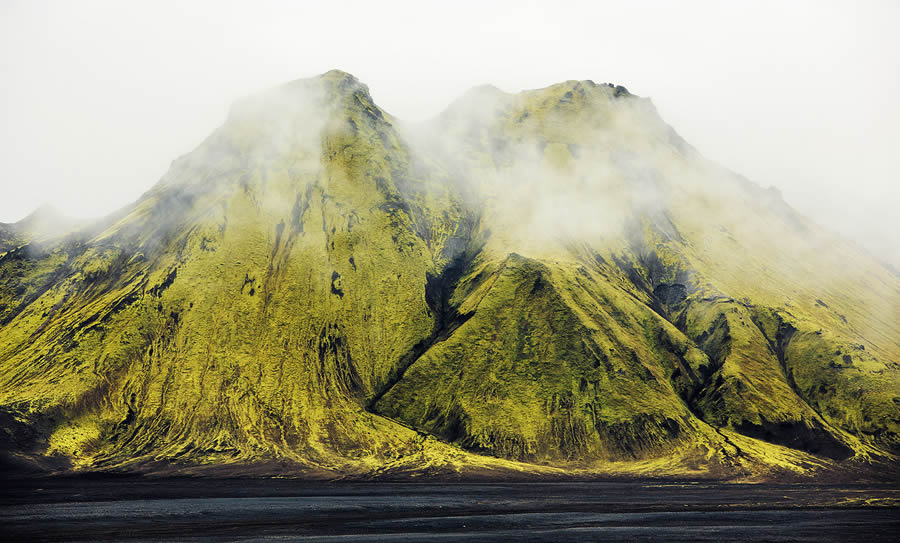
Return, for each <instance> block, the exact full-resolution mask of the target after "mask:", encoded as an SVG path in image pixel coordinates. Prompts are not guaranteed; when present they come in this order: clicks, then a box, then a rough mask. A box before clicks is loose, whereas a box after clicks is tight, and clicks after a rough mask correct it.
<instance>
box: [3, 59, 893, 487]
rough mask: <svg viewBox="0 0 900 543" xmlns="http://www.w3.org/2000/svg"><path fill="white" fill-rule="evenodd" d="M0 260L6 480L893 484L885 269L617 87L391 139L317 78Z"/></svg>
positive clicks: (452, 120) (570, 88)
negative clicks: (19, 475) (160, 476)
mask: <svg viewBox="0 0 900 543" xmlns="http://www.w3.org/2000/svg"><path fill="white" fill-rule="evenodd" d="M23 243H24V244H21V245H20V244H18V243H16V244H12V245H10V246H9V247H6V249H7V252H5V253H4V254H2V256H0V409H2V410H0V427H2V428H3V430H4V432H3V433H0V441H2V443H3V450H5V451H6V456H5V460H4V461H5V464H6V465H7V466H13V467H14V469H23V466H31V467H39V468H41V469H63V470H76V471H77V470H91V471H93V470H99V471H137V472H146V473H173V472H177V473H193V474H199V473H210V474H212V473H216V474H221V473H241V474H289V475H298V476H306V477H337V476H349V477H373V476H398V477H414V476H425V475H439V476H457V475H459V476H502V477H511V476H518V475H521V476H565V475H579V476H591V475H603V474H617V475H655V476H664V475H672V476H703V477H723V478H734V477H737V478H749V479H754V478H756V479H759V478H767V477H776V476H781V477H783V476H785V475H792V476H794V475H796V476H811V475H816V474H823V473H862V472H863V471H866V470H869V472H872V471H873V470H876V471H877V472H878V473H880V474H882V476H886V475H884V474H885V473H894V474H896V472H897V470H896V467H897V456H896V455H897V454H898V453H900V408H898V407H900V366H898V362H900V318H898V317H900V278H898V276H897V275H896V274H894V273H893V272H891V271H889V270H887V269H886V268H884V267H883V266H882V265H880V264H879V263H878V262H876V261H875V260H873V259H872V258H871V257H870V256H868V255H867V254H866V253H865V252H863V251H861V250H860V249H858V248H857V247H856V246H854V245H853V244H851V243H848V242H846V241H844V240H842V239H840V238H838V237H836V236H834V235H832V234H831V233H829V232H828V231H827V230H826V229H823V228H820V227H818V226H817V225H815V224H813V223H812V222H810V221H809V220H807V219H806V218H804V217H803V216H801V215H799V214H798V213H797V212H795V211H794V210H793V209H791V208H790V207H789V206H788V205H787V204H785V203H784V201H782V199H781V197H780V195H779V193H778V192H777V190H775V189H763V188H761V187H759V186H757V185H755V184H754V183H752V182H750V181H748V180H746V179H744V178H742V177H740V176H739V175H736V174H734V173H732V172H729V171H727V170H725V169H723V168H721V167H719V166H717V165H716V164H713V163H711V162H709V161H707V160H705V159H704V158H703V157H702V156H701V155H700V154H699V153H698V152H697V151H696V150H695V149H694V148H692V147H691V146H690V145H689V144H688V143H687V142H685V141H684V140H683V139H682V138H681V137H679V136H678V134H677V133H676V132H675V131H674V130H673V129H672V128H671V127H669V126H668V125H666V124H665V122H664V121H663V120H662V119H661V118H660V117H659V115H658V114H657V112H656V110H655V109H654V107H653V105H652V103H651V102H650V101H649V100H648V99H646V98H641V97H638V96H635V95H633V94H631V93H629V92H628V90H627V89H625V88H624V87H621V86H615V85H611V84H596V83H594V82H592V81H567V82H564V83H560V84H557V85H553V86H550V87H547V88H545V89H539V90H533V91H526V92H522V93H520V94H506V93H504V92H502V91H500V90H498V89H496V88H493V87H479V88H476V89H473V90H472V91H470V92H469V93H467V94H466V95H464V96H463V97H461V98H460V99H459V100H457V101H456V102H454V103H453V104H451V105H450V107H449V108H448V109H447V110H446V111H444V112H443V113H442V114H441V115H439V116H438V117H437V118H435V119H433V120H431V121H427V122H422V123H405V122H402V121H400V120H398V119H395V118H394V117H392V116H391V115H389V114H388V113H387V112H385V111H383V110H382V109H380V108H379V107H378V106H377V105H376V104H375V102H374V101H373V99H372V97H371V96H370V94H369V91H368V89H367V87H366V86H365V85H363V84H362V83H360V82H359V81H358V80H357V79H356V78H354V77H353V76H351V75H349V74H346V73H344V72H340V71H331V72H328V73H326V74H323V75H322V76H319V77H315V78H311V79H303V80H298V81H294V82H291V83H288V84H286V85H283V86H281V87H278V88H275V89H272V90H270V91H267V92H264V93H261V94H259V95H256V96H251V97H249V98H246V99H244V100H241V101H240V102H238V103H237V104H235V105H234V107H233V108H232V110H231V111H230V113H229V115H228V118H227V120H226V122H225V123H224V125H223V126H222V127H220V128H219V129H217V130H216V131H215V132H213V134H212V135H210V136H209V137H208V138H207V140H206V141H204V142H203V143H202V144H201V145H200V146H199V147H198V148H197V149H196V150H194V151H193V152H191V153H190V154H188V155H185V156H183V157H181V158H179V159H177V160H176V161H175V162H174V163H173V164H172V167H171V168H170V170H169V172H168V173H167V174H166V175H165V176H164V177H163V179H162V180H161V181H160V182H159V183H157V184H156V185H155V186H154V187H153V188H152V189H151V190H150V191H148V192H147V193H146V194H144V195H143V196H142V197H141V198H140V199H139V200H138V201H137V202H135V203H134V204H132V205H130V206H128V207H127V208H125V209H123V210H121V211H120V212H118V213H116V214H115V215H113V216H110V217H107V218H105V219H103V220H101V221H97V222H95V223H91V224H89V225H82V226H79V227H77V228H74V229H73V230H72V231H71V233H69V234H68V235H65V236H62V237H56V238H50V239H35V240H34V241H30V242H27V240H26V241H24V242H23Z"/></svg>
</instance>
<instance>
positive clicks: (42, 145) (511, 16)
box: [0, 0, 900, 268]
mask: <svg viewBox="0 0 900 543" xmlns="http://www.w3.org/2000/svg"><path fill="white" fill-rule="evenodd" d="M898 22H900V2H896V1H890V0H889V1H881V2H878V1H849V0H847V1H844V2H829V1H824V0H819V1H784V0H782V1H771V2H767V1H747V2H741V1H728V2H724V1H682V2H675V1H669V2H662V1H659V2H650V1H629V2H621V1H616V2H601V1H585V2H566V1H553V2H550V1H545V2H527V1H522V0H520V1H514V2H490V1H486V0H481V1H478V2H468V1H458V2H426V1H418V2H413V1H410V2H389V1H378V2H372V1H371V0H369V1H361V2H340V1H333V2H312V1H310V2H274V1H262V0H257V1H253V2H228V1H213V0H209V1H193V2H169V1H165V0H153V1H147V2H127V1H108V2H100V1H79V2H44V1H15V0H2V1H0V108H2V109H0V118H2V122H0V167H2V171H0V222H13V221H16V220H19V219H21V218H23V217H24V216H25V215H27V214H28V213H30V212H31V211H32V210H33V209H34V208H36V207H37V206H39V205H41V204H42V203H49V204H50V205H52V206H54V207H56V208H57V209H58V210H59V211H61V212H62V213H64V214H67V215H69V216H73V217H95V216H101V215H103V214H106V213H109V212H112V211H114V210H115V209H117V208H119V207H121V206H123V205H125V204H126V203H128V202H130V201H133V200H135V199H136V198H138V197H139V196H140V195H141V194H142V193H143V192H144V191H146V190H147V189H149V188H150V187H151V186H152V185H153V184H154V183H156V182H157V181H158V180H159V179H160V177H162V175H163V174H164V173H165V171H166V170H167V169H168V167H169V165H170V163H171V162H172V160H174V159H175V158H177V157H178V156H181V155H183V154H186V153H188V152H190V151H191V150H192V149H193V148H194V147H196V146H197V145H198V144H199V143H200V142H201V141H202V140H203V139H204V138H205V137H206V136H207V135H208V134H209V133H210V132H212V131H213V129H215V128H216V127H217V126H219V125H220V124H222V122H223V121H224V119H225V116H226V114H227V111H228V108H229V106H230V104H231V103H233V102H234V101H235V100H236V99H238V98H240V97H242V96H245V95H247V94H251V93H254V92H257V91H260V90H263V89H266V88H268V87H271V86H274V85H278V84H280V83H283V82H286V81H290V80H293V79H298V78H301V77H309V76H313V75H316V74H319V73H322V72H325V71H328V70H330V69H332V68H340V69H342V70H345V71H348V72H350V73H352V74H354V75H356V76H357V77H358V78H359V79H361V80H362V81H363V82H364V83H366V84H367V85H368V86H369V88H370V91H371V94H372V96H373V98H374V99H375V101H376V102H377V103H378V104H379V105H380V106H381V107H382V108H383V109H385V110H387V111H388V112H390V113H391V114H392V115H394V116H396V117H399V118H401V119H407V120H420V119H426V118H429V117H432V116H434V115H436V114H438V113H439V112H440V111H441V110H442V109H443V108H444V107H446V106H447V105H449V104H450V102H452V101H453V100H454V99H455V98H457V97H459V96H460V95H461V94H462V93H463V92H465V91H466V90H467V89H469V88H471V87H473V86H476V85H481V84H486V83H489V84H493V85H496V86H497V87H500V88H501V89H503V90H505V91H508V92H517V91H520V90H523V89H530V88H539V87H545V86H548V85H551V84H553V83H557V82H560V81H565V80H569V79H592V80H594V81H596V82H613V83H616V84H621V85H624V86H626V87H627V88H628V89H629V90H630V91H631V92H633V93H635V94H638V95H640V96H648V97H650V98H651V99H652V100H653V103H654V104H655V105H656V107H657V109H658V110H659V112H660V114H661V115H662V117H663V118H664V119H665V120H666V121H667V122H668V123H669V124H670V125H672V126H673V127H674V128H675V129H676V131H678V132H679V133H680V134H681V135H682V136H683V137H684V138H685V139H686V140H687V141H689V142H690V143H691V144H692V145H693V146H694V147H696V148H697V149H698V150H699V151H700V152H701V153H702V154H704V155H705V156H706V157H707V158H710V159H712V160H714V161H716V162H718V163H720V164H722V165H723V166H725V167H727V168H729V169H731V170H734V171H736V172H738V173H740V174H742V175H744V176H746V177H748V178H750V179H751V180H753V181H755V182H756V183H758V184H760V185H762V186H765V187H768V186H776V187H778V188H779V189H780V190H781V192H782V194H783V195H784V198H785V200H786V201H787V202H788V203H789V204H791V205H792V206H793V207H794V208H796V209H797V210H799V211H800V212H801V213H803V214H804V215H806V216H808V217H810V218H812V219H813V220H815V221H816V222H818V223H819V224H821V225H823V226H825V227H827V228H830V229H831V230H833V231H835V232H838V233H840V234H842V235H845V236H847V237H849V238H851V239H855V240H856V241H858V242H860V243H861V244H863V245H864V246H865V247H866V248H868V249H869V250H870V252H872V253H874V254H875V255H876V256H879V257H880V258H882V260H886V261H888V262H891V263H892V264H894V266H895V267H898V268H900V101H898V99H897V97H898V96H900V32H897V31H896V26H897V24H898Z"/></svg>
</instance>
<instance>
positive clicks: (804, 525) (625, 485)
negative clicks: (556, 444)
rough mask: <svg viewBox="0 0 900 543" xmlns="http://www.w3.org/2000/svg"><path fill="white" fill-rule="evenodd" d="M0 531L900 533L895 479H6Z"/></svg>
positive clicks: (668, 537)
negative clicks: (833, 482) (835, 481)
mask: <svg viewBox="0 0 900 543" xmlns="http://www.w3.org/2000/svg"><path fill="white" fill-rule="evenodd" d="M3 484H4V487H3V489H2V490H0V540H3V541H141V540H145V541H162V540H164V541H169V540H174V541H273V540H274V541H279V540H280V541H341V542H345V541H360V540H366V541H605V540H610V539H619V540H630V541H723V540H727V541H735V540H737V541H751V540H752V541H760V540H762V541H867V542H869V543H875V542H881V541H900V487H898V486H897V485H859V486H855V485H846V484H844V485H815V484H789V485H774V484H759V485H738V484H727V483H725V484H723V483H708V482H685V483H672V482H659V481H641V482H586V483H572V482H565V483H489V484H463V483H420V484H411V483H331V484H324V483H309V482H303V481H294V480H285V479H275V480H260V479H249V480H241V479H225V480H222V479H155V480H154V479H139V478H57V479H32V480H8V481H5V482H3Z"/></svg>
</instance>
